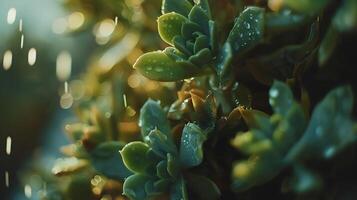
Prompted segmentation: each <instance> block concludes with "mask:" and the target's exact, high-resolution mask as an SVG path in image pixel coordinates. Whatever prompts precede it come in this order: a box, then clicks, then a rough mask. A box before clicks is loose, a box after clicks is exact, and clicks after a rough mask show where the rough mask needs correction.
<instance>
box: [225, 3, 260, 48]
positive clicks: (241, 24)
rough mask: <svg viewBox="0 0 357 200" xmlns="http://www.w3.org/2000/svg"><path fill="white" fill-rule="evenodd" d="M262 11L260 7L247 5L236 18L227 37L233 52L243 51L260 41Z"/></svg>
mask: <svg viewBox="0 0 357 200" xmlns="http://www.w3.org/2000/svg"><path fill="white" fill-rule="evenodd" d="M264 13H265V11H264V9H262V8H258V7H248V8H246V9H245V10H244V11H243V12H242V13H241V14H240V15H239V17H238V18H237V19H236V21H235V23H234V27H233V28H232V30H231V32H230V33H229V36H228V39H227V41H228V42H229V43H231V46H232V48H233V50H234V52H235V53H242V52H245V51H247V50H249V49H251V48H253V47H255V46H256V45H257V44H259V43H260V42H261V41H262V39H263V34H264Z"/></svg>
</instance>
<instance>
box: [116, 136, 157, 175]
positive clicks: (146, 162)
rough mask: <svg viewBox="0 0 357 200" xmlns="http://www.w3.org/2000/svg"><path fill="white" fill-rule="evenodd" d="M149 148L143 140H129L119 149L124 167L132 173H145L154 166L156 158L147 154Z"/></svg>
mask: <svg viewBox="0 0 357 200" xmlns="http://www.w3.org/2000/svg"><path fill="white" fill-rule="evenodd" d="M149 150H150V148H149V146H148V145H147V144H145V143H143V142H139V141H136V142H131V143H129V144H127V145H125V146H124V148H123V149H122V150H121V151H120V154H121V156H122V157H123V162H124V165H125V166H126V168H128V169H129V170H130V171H132V172H134V173H140V174H146V173H148V172H149V170H151V169H152V168H153V166H155V163H156V159H152V158H151V157H150V155H149V153H150V151H149Z"/></svg>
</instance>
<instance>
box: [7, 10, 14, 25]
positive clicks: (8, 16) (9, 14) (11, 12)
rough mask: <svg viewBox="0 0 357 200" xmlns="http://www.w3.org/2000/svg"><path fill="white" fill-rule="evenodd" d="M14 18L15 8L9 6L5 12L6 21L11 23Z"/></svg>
mask: <svg viewBox="0 0 357 200" xmlns="http://www.w3.org/2000/svg"><path fill="white" fill-rule="evenodd" d="M15 20H16V9H15V8H10V9H9V11H8V13H7V23H8V24H13V23H14V22H15Z"/></svg>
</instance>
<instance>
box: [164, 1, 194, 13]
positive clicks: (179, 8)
mask: <svg viewBox="0 0 357 200" xmlns="http://www.w3.org/2000/svg"><path fill="white" fill-rule="evenodd" d="M191 8H192V4H191V3H190V2H189V1H187V0H163V1H162V8H161V12H162V14H166V13H170V12H177V13H179V14H181V15H183V16H188V14H189V13H190V10H191Z"/></svg>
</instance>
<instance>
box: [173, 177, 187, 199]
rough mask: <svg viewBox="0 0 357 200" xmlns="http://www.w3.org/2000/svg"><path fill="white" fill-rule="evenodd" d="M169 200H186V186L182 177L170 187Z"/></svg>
mask: <svg viewBox="0 0 357 200" xmlns="http://www.w3.org/2000/svg"><path fill="white" fill-rule="evenodd" d="M170 200H188V195H187V190H186V185H185V182H184V180H183V177H180V178H179V179H178V180H177V181H176V183H175V184H174V185H173V186H172V188H171V196H170Z"/></svg>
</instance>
